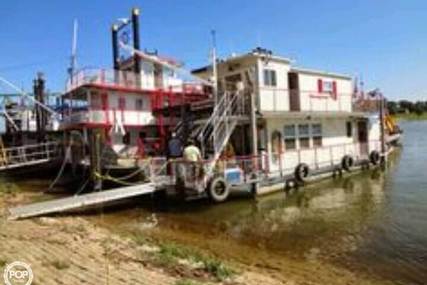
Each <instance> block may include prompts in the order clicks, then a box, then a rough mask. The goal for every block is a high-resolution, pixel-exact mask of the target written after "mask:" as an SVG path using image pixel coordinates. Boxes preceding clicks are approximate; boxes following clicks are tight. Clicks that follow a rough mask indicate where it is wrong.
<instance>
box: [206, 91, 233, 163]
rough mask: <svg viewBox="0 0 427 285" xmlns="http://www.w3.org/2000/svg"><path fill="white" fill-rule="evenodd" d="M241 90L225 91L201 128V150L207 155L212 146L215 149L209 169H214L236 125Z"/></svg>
mask: <svg viewBox="0 0 427 285" xmlns="http://www.w3.org/2000/svg"><path fill="white" fill-rule="evenodd" d="M239 95H241V94H240V92H225V93H223V95H222V97H221V98H220V99H219V101H218V103H217V104H216V106H215V108H214V110H213V112H212V115H211V116H210V118H209V119H208V120H207V121H206V123H205V124H204V126H203V127H202V128H201V130H200V132H199V135H198V140H199V142H200V143H201V151H202V154H203V156H205V154H206V151H207V148H208V147H209V146H210V147H211V150H212V151H213V156H212V157H211V163H210V165H209V167H208V169H212V167H213V166H214V165H215V163H216V161H217V160H218V158H219V157H220V155H221V152H222V151H223V149H224V147H225V146H226V145H227V143H228V140H229V139H230V137H231V135H232V133H233V131H234V129H235V127H236V125H237V118H236V116H238V115H239V108H238V104H237V103H238V100H237V97H238V96H239Z"/></svg>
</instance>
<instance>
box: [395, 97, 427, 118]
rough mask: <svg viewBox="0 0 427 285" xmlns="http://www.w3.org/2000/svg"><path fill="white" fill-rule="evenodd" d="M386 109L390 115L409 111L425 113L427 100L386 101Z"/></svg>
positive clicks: (418, 113) (426, 111)
mask: <svg viewBox="0 0 427 285" xmlns="http://www.w3.org/2000/svg"><path fill="white" fill-rule="evenodd" d="M387 109H388V112H389V113H390V114H391V115H397V114H409V113H411V114H417V115H419V116H421V115H423V114H424V113H427V101H416V102H411V101H409V100H400V101H387Z"/></svg>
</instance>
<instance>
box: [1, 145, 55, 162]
mask: <svg viewBox="0 0 427 285" xmlns="http://www.w3.org/2000/svg"><path fill="white" fill-rule="evenodd" d="M60 154H61V147H60V144H59V143H57V142H47V143H40V144H32V145H24V146H18V147H9V148H3V149H2V150H1V153H0V166H1V168H8V167H12V166H17V165H20V164H22V165H25V164H26V163H28V162H35V161H41V160H49V159H56V158H58V157H59V156H60Z"/></svg>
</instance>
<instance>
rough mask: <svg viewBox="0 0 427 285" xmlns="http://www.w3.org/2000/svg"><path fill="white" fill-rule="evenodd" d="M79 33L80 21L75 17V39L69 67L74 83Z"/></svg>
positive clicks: (71, 79) (71, 80) (72, 44)
mask: <svg viewBox="0 0 427 285" xmlns="http://www.w3.org/2000/svg"><path fill="white" fill-rule="evenodd" d="M77 33H78V22H77V19H74V22H73V40H72V43H71V58H70V68H69V69H68V74H69V76H70V82H71V83H73V75H74V72H75V70H76V66H77Z"/></svg>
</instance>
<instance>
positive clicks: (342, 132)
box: [266, 118, 374, 175]
mask: <svg viewBox="0 0 427 285" xmlns="http://www.w3.org/2000/svg"><path fill="white" fill-rule="evenodd" d="M349 120H350V119H349ZM346 122H347V120H346V119H343V118H318V119H315V118H313V119H311V120H307V119H286V120H284V119H269V120H267V123H266V127H267V136H268V140H267V141H268V142H267V149H266V151H267V156H268V165H269V170H270V172H272V174H273V175H274V174H275V173H277V172H278V171H279V170H280V169H282V170H283V171H284V172H288V173H290V172H292V171H293V170H294V169H295V167H296V166H297V165H298V164H299V163H306V164H308V165H309V166H310V168H312V169H313V168H315V167H324V166H327V165H330V164H331V163H332V162H333V163H335V164H337V163H340V161H341V159H342V157H343V156H344V155H346V154H349V155H352V156H354V157H356V156H358V155H359V146H358V145H357V141H356V137H355V135H354V134H355V132H354V131H353V133H352V135H351V136H350V137H348V136H347V129H346ZM305 124H308V125H309V128H310V134H309V147H308V148H303V147H302V146H301V143H300V140H299V139H300V135H299V133H298V125H305ZM314 124H321V126H322V145H321V146H319V147H315V146H314V138H313V130H312V126H313V125H314ZM285 125H294V126H295V130H296V135H295V142H296V147H295V149H293V150H287V149H286V148H285V143H284V139H285V134H284V127H285ZM275 132H278V133H280V136H281V141H280V143H279V145H277V140H276V141H274V139H273V133H275ZM372 147H374V146H373V145H372ZM280 153H281V154H280Z"/></svg>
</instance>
